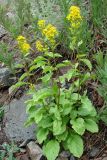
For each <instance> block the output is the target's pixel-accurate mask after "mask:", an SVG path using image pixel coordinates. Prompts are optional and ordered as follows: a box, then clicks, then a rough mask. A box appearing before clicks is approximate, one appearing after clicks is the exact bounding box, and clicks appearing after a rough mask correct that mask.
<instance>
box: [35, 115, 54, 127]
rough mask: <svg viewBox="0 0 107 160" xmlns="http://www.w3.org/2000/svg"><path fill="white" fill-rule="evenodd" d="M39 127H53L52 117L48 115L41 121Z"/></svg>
mask: <svg viewBox="0 0 107 160" xmlns="http://www.w3.org/2000/svg"><path fill="white" fill-rule="evenodd" d="M38 126H39V127H42V128H48V127H51V126H52V117H51V116H49V115H47V116H44V117H43V118H42V119H41V121H40V122H39V123H38Z"/></svg>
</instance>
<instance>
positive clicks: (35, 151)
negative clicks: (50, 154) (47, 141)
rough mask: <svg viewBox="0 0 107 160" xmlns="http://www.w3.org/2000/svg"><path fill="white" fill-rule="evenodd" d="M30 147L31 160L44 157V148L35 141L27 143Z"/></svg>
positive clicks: (38, 159)
mask: <svg viewBox="0 0 107 160" xmlns="http://www.w3.org/2000/svg"><path fill="white" fill-rule="evenodd" d="M27 147H28V153H29V156H30V158H31V160H40V158H41V157H42V155H43V154H42V149H41V148H40V147H39V146H38V145H37V144H36V143H35V142H34V141H31V142H30V143H28V144H27Z"/></svg>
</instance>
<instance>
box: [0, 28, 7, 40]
mask: <svg viewBox="0 0 107 160" xmlns="http://www.w3.org/2000/svg"><path fill="white" fill-rule="evenodd" d="M6 33H7V32H6V30H5V29H4V28H3V26H2V25H0V38H2V37H3V36H4V35H5V34H6Z"/></svg>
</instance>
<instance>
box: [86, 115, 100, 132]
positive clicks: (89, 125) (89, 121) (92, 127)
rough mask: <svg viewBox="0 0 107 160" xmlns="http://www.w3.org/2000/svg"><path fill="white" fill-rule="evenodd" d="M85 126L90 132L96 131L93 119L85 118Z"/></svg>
mask: <svg viewBox="0 0 107 160" xmlns="http://www.w3.org/2000/svg"><path fill="white" fill-rule="evenodd" d="M85 127H86V129H87V130H88V131H90V132H92V133H96V132H98V125H97V123H96V122H95V121H94V120H93V119H88V118H87V119H85Z"/></svg>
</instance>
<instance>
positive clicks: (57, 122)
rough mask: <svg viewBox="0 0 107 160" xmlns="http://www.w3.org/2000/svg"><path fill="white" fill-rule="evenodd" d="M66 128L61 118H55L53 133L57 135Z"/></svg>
mask: <svg viewBox="0 0 107 160" xmlns="http://www.w3.org/2000/svg"><path fill="white" fill-rule="evenodd" d="M65 130H66V126H65V124H63V123H62V121H61V120H55V121H54V122H53V134H54V135H59V134H62V133H63V132H64V131H65Z"/></svg>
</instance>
